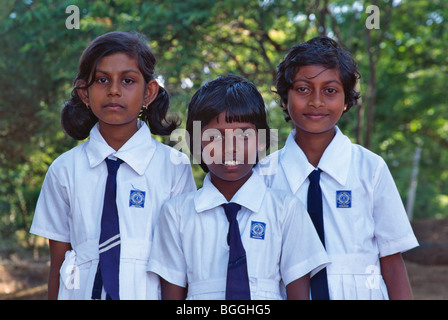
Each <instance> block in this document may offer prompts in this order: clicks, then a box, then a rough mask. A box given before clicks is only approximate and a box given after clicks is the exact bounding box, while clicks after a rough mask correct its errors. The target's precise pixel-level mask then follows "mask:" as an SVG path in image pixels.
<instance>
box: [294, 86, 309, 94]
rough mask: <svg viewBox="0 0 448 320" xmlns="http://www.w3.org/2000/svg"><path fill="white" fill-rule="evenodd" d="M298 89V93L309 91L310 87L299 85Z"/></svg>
mask: <svg viewBox="0 0 448 320" xmlns="http://www.w3.org/2000/svg"><path fill="white" fill-rule="evenodd" d="M296 91H297V92H298V93H307V92H308V91H309V89H308V88H307V87H297V88H296Z"/></svg>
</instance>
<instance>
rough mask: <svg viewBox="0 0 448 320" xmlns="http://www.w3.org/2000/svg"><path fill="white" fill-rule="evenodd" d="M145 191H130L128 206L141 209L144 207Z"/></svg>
mask: <svg viewBox="0 0 448 320" xmlns="http://www.w3.org/2000/svg"><path fill="white" fill-rule="evenodd" d="M145 194H146V192H145V191H141V190H131V195H130V196H129V206H130V207H135V208H143V207H144V206H145Z"/></svg>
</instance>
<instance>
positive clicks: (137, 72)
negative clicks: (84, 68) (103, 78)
mask: <svg viewBox="0 0 448 320" xmlns="http://www.w3.org/2000/svg"><path fill="white" fill-rule="evenodd" d="M96 72H100V73H104V74H106V75H108V74H109V72H107V71H104V70H100V69H96ZM126 73H136V74H138V75H139V74H140V72H139V71H137V70H134V69H129V70H123V71H121V74H126Z"/></svg>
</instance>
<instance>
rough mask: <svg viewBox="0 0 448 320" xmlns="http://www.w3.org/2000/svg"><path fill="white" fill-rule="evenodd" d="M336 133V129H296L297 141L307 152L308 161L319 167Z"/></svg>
mask: <svg viewBox="0 0 448 320" xmlns="http://www.w3.org/2000/svg"><path fill="white" fill-rule="evenodd" d="M335 135H336V129H334V128H333V129H332V130H329V131H327V132H323V133H309V132H305V131H302V130H296V136H295V141H296V143H297V145H298V146H299V147H300V149H302V151H303V152H304V153H305V155H306V158H307V159H308V162H309V163H311V164H312V165H313V166H314V167H316V168H317V166H318V164H319V161H320V159H321V158H322V155H323V154H324V152H325V149H326V148H327V147H328V145H329V144H330V143H331V141H332V140H333V138H334V136H335Z"/></svg>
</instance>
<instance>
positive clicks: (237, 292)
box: [222, 203, 250, 300]
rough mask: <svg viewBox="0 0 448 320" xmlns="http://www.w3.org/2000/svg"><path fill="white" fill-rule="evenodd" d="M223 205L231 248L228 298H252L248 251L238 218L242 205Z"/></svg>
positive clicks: (228, 241) (227, 286) (227, 284)
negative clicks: (243, 241)
mask: <svg viewBox="0 0 448 320" xmlns="http://www.w3.org/2000/svg"><path fill="white" fill-rule="evenodd" d="M222 206H223V207H224V211H225V212H226V216H227V220H229V233H228V234H227V244H228V245H229V246H230V250H229V264H228V266H227V281H226V300H250V288H249V276H248V274H247V260H246V251H245V250H244V247H243V243H242V241H241V235H240V228H239V226H238V221H237V220H236V215H237V213H238V211H239V210H240V209H241V205H239V204H236V203H227V204H223V205H222Z"/></svg>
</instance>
